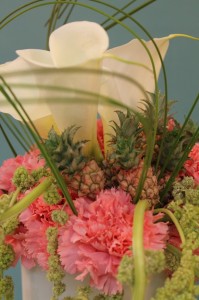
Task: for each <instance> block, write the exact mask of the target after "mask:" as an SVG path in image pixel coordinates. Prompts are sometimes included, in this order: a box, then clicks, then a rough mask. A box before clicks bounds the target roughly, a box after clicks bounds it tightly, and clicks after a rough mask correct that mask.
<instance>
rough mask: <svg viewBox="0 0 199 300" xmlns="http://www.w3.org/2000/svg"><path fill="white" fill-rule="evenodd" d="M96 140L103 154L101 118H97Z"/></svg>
mask: <svg viewBox="0 0 199 300" xmlns="http://www.w3.org/2000/svg"><path fill="white" fill-rule="evenodd" d="M97 140H98V143H99V146H100V149H101V151H102V153H103V154H104V130H103V124H102V119H98V120H97Z"/></svg>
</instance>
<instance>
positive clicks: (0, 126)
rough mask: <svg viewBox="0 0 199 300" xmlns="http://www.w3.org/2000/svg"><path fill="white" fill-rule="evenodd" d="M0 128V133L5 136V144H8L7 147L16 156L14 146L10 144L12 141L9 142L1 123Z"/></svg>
mask: <svg viewBox="0 0 199 300" xmlns="http://www.w3.org/2000/svg"><path fill="white" fill-rule="evenodd" d="M0 130H1V132H2V134H3V136H4V138H5V140H6V142H7V144H8V146H9V148H10V150H11V152H12V154H13V156H15V157H16V156H17V152H16V151H15V148H14V147H13V145H12V143H11V141H10V139H9V137H8V135H7V133H6V132H5V130H4V129H3V126H2V125H1V124H0Z"/></svg>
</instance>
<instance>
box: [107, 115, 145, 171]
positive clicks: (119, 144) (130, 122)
mask: <svg viewBox="0 0 199 300" xmlns="http://www.w3.org/2000/svg"><path fill="white" fill-rule="evenodd" d="M116 113H117V116H118V119H119V125H118V124H117V123H116V122H114V121H112V122H113V125H112V126H111V127H112V128H113V130H114V131H115V134H114V135H111V140H110V141H109V144H110V146H111V151H110V153H109V154H108V161H109V163H111V164H114V167H115V168H122V169H125V170H129V169H131V168H133V167H135V166H137V165H138V164H139V161H140V154H141V153H140V152H141V149H140V148H139V143H138V140H139V133H140V132H141V129H140V128H139V121H138V119H137V117H136V115H134V114H132V113H130V111H127V113H126V114H124V113H123V112H122V111H116Z"/></svg>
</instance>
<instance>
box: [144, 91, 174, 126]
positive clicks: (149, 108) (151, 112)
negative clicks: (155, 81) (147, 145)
mask: <svg viewBox="0 0 199 300" xmlns="http://www.w3.org/2000/svg"><path fill="white" fill-rule="evenodd" d="M148 94H149V96H150V98H149V100H144V99H143V100H142V101H141V102H142V103H143V104H144V108H141V110H142V111H143V114H144V115H145V116H146V117H147V118H148V119H149V120H150V121H153V122H154V116H155V107H156V101H157V99H156V96H155V94H154V93H150V92H148ZM175 103H176V101H175V100H170V101H168V102H166V97H165V95H162V94H161V93H160V92H159V94H158V130H160V128H161V127H163V125H164V119H165V110H166V116H167V117H168V112H169V111H170V109H171V107H172V105H173V104H175ZM152 124H153V123H152ZM161 131H162V130H161Z"/></svg>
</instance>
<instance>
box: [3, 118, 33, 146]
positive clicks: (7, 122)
mask: <svg viewBox="0 0 199 300" xmlns="http://www.w3.org/2000/svg"><path fill="white" fill-rule="evenodd" d="M0 119H1V120H2V121H3V122H4V124H5V126H6V127H7V128H8V130H9V131H10V132H11V133H12V135H13V136H14V137H15V139H16V140H17V141H18V143H19V144H20V145H21V147H22V148H23V149H24V150H25V152H28V151H29V149H30V147H31V145H32V142H30V141H27V140H26V139H25V136H24V135H23V134H22V132H25V133H26V131H25V130H24V128H22V130H21V131H20V130H19V128H18V127H17V126H16V125H15V123H14V122H13V120H12V119H11V118H10V117H8V116H6V115H5V114H2V115H0ZM24 142H25V143H24Z"/></svg>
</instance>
